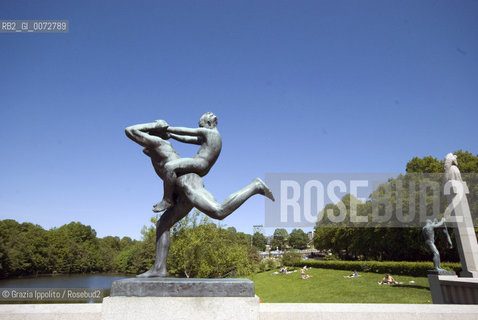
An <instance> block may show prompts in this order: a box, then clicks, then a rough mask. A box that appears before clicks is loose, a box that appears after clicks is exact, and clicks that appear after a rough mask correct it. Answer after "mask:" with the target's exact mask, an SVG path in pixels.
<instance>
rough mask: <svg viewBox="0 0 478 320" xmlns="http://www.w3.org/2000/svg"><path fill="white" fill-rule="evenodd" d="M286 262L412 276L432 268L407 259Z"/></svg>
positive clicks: (449, 266)
mask: <svg viewBox="0 0 478 320" xmlns="http://www.w3.org/2000/svg"><path fill="white" fill-rule="evenodd" d="M291 262H292V263H287V265H290V266H295V267H301V266H303V265H306V266H307V267H314V268H324V269H336V270H357V271H362V272H377V273H390V274H394V275H408V276H414V277H426V276H427V271H428V270H431V269H433V263H432V262H408V261H382V262H380V261H340V260H338V261H321V260H307V261H298V262H293V261H291ZM442 267H443V268H445V269H448V270H453V271H455V272H457V273H458V272H459V271H461V265H460V264H459V263H451V262H444V263H442Z"/></svg>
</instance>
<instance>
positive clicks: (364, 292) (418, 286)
mask: <svg viewBox="0 0 478 320" xmlns="http://www.w3.org/2000/svg"><path fill="white" fill-rule="evenodd" d="M296 270H297V272H294V273H291V274H277V275H272V273H273V272H274V271H278V270H273V271H267V272H263V273H256V274H254V275H252V276H250V277H249V279H251V280H253V281H254V284H255V288H256V295H257V296H259V298H260V299H261V301H262V302H266V303H287V302H290V303H306V302H312V303H431V300H432V299H431V294H430V290H429V286H428V279H427V278H425V277H408V276H394V275H392V276H394V278H395V280H396V281H398V282H403V284H401V285H378V283H377V282H379V281H381V280H382V277H383V276H384V275H383V274H377V273H371V272H369V273H367V272H361V273H359V274H360V277H358V278H352V279H346V278H344V277H343V276H345V275H347V274H350V273H352V272H351V271H350V272H347V271H344V270H331V269H318V268H313V269H309V270H307V273H308V274H310V275H311V278H309V279H305V280H302V279H301V275H300V269H298V268H296ZM410 281H415V283H410Z"/></svg>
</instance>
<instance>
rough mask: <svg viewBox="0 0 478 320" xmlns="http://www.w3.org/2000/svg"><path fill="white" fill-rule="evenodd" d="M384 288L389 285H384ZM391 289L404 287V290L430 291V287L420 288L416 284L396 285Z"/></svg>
mask: <svg viewBox="0 0 478 320" xmlns="http://www.w3.org/2000/svg"><path fill="white" fill-rule="evenodd" d="M383 286H387V284H383ZM391 287H402V288H413V289H426V290H428V291H430V288H429V287H425V286H419V285H416V284H394V285H391Z"/></svg>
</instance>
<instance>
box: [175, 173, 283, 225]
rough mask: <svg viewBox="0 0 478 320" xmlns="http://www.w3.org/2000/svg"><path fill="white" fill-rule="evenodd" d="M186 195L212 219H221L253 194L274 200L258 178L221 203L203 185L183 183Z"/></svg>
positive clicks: (270, 192) (267, 188)
mask: <svg viewBox="0 0 478 320" xmlns="http://www.w3.org/2000/svg"><path fill="white" fill-rule="evenodd" d="M184 191H185V194H186V197H187V198H188V199H189V200H190V201H191V203H192V204H193V206H194V207H196V208H197V209H199V210H200V211H202V212H204V213H205V214H207V215H208V216H209V217H211V218H214V219H219V220H222V219H224V218H225V217H227V216H228V215H230V214H231V213H232V212H234V210H236V209H237V208H239V207H240V206H241V205H242V204H243V203H244V202H245V201H246V200H247V199H249V198H250V197H252V196H253V195H255V194H262V195H264V196H266V197H267V198H269V199H271V200H272V201H274V196H273V195H272V191H271V190H270V189H269V187H268V186H267V185H266V184H265V183H264V182H263V181H262V180H261V179H259V178H256V179H254V180H253V181H252V182H251V183H250V184H249V185H248V186H246V187H245V188H243V189H241V190H239V191H237V192H235V193H233V194H231V195H230V196H229V197H227V199H226V200H224V202H223V203H222V204H219V203H217V201H216V200H215V199H214V197H213V196H212V194H211V193H210V192H209V191H207V190H206V189H204V187H198V186H191V185H184Z"/></svg>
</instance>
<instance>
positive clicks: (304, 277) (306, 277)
mask: <svg viewBox="0 0 478 320" xmlns="http://www.w3.org/2000/svg"><path fill="white" fill-rule="evenodd" d="M305 271H307V266H304V267H303V268H302V269H300V274H301V277H302V279H304V280H305V279H309V278H310V277H311V275H310V274H305Z"/></svg>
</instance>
